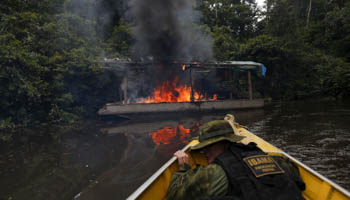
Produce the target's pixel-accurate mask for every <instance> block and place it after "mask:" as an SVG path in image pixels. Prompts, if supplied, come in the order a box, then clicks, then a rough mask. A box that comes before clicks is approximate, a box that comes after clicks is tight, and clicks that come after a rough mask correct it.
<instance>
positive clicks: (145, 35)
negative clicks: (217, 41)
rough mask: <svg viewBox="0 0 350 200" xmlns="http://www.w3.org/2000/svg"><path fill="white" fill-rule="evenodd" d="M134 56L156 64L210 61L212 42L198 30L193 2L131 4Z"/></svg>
mask: <svg viewBox="0 0 350 200" xmlns="http://www.w3.org/2000/svg"><path fill="white" fill-rule="evenodd" d="M128 6H129V12H128V18H129V19H130V20H131V23H132V26H133V36H134V38H135V40H136V43H135V46H134V48H133V55H134V57H136V58H143V59H145V58H146V59H147V58H148V59H149V58H153V59H154V61H157V62H163V63H164V62H168V63H170V62H173V61H186V62H189V61H207V60H211V59H212V39H211V37H210V36H209V34H208V33H204V32H203V31H201V30H200V28H199V25H198V19H199V17H200V14H199V12H198V11H196V10H195V9H194V6H195V0H130V1H129V4H128Z"/></svg>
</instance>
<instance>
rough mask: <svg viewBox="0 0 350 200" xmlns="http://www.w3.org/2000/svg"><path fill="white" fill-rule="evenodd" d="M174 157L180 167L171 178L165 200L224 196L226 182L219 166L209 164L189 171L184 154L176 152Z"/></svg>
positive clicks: (186, 156) (186, 157)
mask: <svg viewBox="0 0 350 200" xmlns="http://www.w3.org/2000/svg"><path fill="white" fill-rule="evenodd" d="M174 155H175V156H176V157H177V158H178V163H179V164H180V163H181V166H180V170H179V171H177V172H175V173H174V174H173V176H172V177H171V181H170V185H169V188H168V193H167V198H166V199H167V200H171V199H199V198H208V197H210V196H223V195H225V194H226V192H227V189H228V181H227V178H226V175H225V172H224V171H223V169H222V168H221V167H220V166H218V165H216V164H211V165H208V166H206V167H203V166H199V167H197V168H195V169H191V167H190V166H189V165H188V155H187V154H186V153H184V152H179V151H177V152H176V153H175V154H174Z"/></svg>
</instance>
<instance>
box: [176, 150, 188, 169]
mask: <svg viewBox="0 0 350 200" xmlns="http://www.w3.org/2000/svg"><path fill="white" fill-rule="evenodd" d="M174 156H176V157H177V162H178V163H179V166H181V165H183V164H185V163H186V164H189V161H188V155H187V154H186V153H185V152H183V151H181V150H179V151H177V152H175V153H174Z"/></svg>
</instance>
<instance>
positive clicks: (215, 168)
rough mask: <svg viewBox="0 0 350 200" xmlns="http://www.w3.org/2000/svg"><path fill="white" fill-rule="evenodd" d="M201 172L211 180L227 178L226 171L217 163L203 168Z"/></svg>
mask: <svg viewBox="0 0 350 200" xmlns="http://www.w3.org/2000/svg"><path fill="white" fill-rule="evenodd" d="M199 171H200V172H202V173H205V174H207V175H208V177H210V178H217V177H220V176H225V171H224V169H223V168H222V167H221V166H220V165H218V164H216V163H211V164H209V165H207V166H201V167H200V170H199Z"/></svg>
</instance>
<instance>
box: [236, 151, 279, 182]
mask: <svg viewBox="0 0 350 200" xmlns="http://www.w3.org/2000/svg"><path fill="white" fill-rule="evenodd" d="M243 161H244V162H245V163H246V164H247V165H248V167H249V168H250V170H251V171H252V172H253V174H254V175H255V177H262V176H265V175H270V174H283V173H285V172H284V170H283V169H282V168H281V167H280V166H279V165H278V164H277V162H276V161H275V160H273V158H272V157H271V156H269V155H257V156H250V157H245V158H243Z"/></svg>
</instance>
